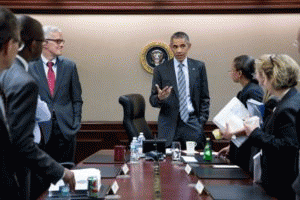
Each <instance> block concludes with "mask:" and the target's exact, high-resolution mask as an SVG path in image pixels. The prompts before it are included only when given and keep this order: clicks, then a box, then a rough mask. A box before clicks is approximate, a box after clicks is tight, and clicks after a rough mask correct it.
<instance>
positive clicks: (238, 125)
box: [212, 97, 250, 133]
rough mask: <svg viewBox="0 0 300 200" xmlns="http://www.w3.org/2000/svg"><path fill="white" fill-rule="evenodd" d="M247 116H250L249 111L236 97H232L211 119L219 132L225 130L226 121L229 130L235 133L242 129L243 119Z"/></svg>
mask: <svg viewBox="0 0 300 200" xmlns="http://www.w3.org/2000/svg"><path fill="white" fill-rule="evenodd" d="M248 117H250V112H249V111H248V110H247V108H246V107H245V106H244V104H243V103H242V102H241V101H240V100H239V99H238V98H236V97H233V98H232V99H231V100H230V101H229V102H228V103H227V104H226V105H225V107H224V108H222V109H221V111H220V112H219V113H218V114H217V115H216V116H215V117H214V118H213V120H212V121H213V122H214V123H215V124H216V125H217V126H218V128H219V129H220V130H221V132H224V131H225V128H226V123H228V124H229V126H230V129H231V130H230V132H232V133H237V132H239V131H241V130H243V128H244V120H245V119H246V118H248Z"/></svg>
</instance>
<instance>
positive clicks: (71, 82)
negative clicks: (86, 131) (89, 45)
mask: <svg viewBox="0 0 300 200" xmlns="http://www.w3.org/2000/svg"><path fill="white" fill-rule="evenodd" d="M43 29H44V35H45V42H44V43H43V51H42V56H41V58H39V60H37V61H34V62H32V63H30V66H29V72H30V73H31V74H32V75H33V77H34V78H35V79H36V80H37V82H38V84H39V94H40V96H41V99H42V100H43V101H45V102H47V104H48V107H49V109H50V112H51V116H52V117H51V123H48V124H47V123H44V124H41V128H42V130H43V131H42V132H43V136H44V139H45V148H44V150H45V151H46V152H47V153H49V154H50V155H51V156H52V157H53V158H54V159H55V160H57V161H59V162H74V157H75V156H74V155H75V143H76V134H77V132H78V131H79V129H80V124H81V112H82V103H83V102H82V98H81V84H80V82H79V77H78V73H77V68H76V64H75V63H74V62H73V61H71V60H69V59H67V58H65V57H63V56H62V50H63V48H64V43H65V41H64V39H63V34H62V31H61V30H60V29H59V28H57V27H53V26H44V27H43Z"/></svg>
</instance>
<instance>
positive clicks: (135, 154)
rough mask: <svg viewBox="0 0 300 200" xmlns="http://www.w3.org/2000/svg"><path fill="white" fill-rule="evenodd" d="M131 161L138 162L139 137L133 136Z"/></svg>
mask: <svg viewBox="0 0 300 200" xmlns="http://www.w3.org/2000/svg"><path fill="white" fill-rule="evenodd" d="M130 161H131V162H137V161H138V149H137V138H136V137H133V139H132V141H131V143H130Z"/></svg>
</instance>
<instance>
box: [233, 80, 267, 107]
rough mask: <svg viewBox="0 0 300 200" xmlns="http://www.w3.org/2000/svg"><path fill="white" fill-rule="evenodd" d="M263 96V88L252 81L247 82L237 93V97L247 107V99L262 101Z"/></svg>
mask: <svg viewBox="0 0 300 200" xmlns="http://www.w3.org/2000/svg"><path fill="white" fill-rule="evenodd" d="M263 97H264V91H263V89H262V88H261V87H260V86H259V85H258V84H257V83H254V82H250V83H248V84H247V85H246V86H245V87H244V88H243V89H242V90H241V91H239V93H238V94H237V98H238V99H239V100H240V101H241V102H242V103H243V104H244V105H245V106H246V108H247V100H249V99H254V100H256V101H259V102H262V100H263Z"/></svg>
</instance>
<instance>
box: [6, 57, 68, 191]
mask: <svg viewBox="0 0 300 200" xmlns="http://www.w3.org/2000/svg"><path fill="white" fill-rule="evenodd" d="M0 83H1V87H2V89H3V93H4V95H5V97H6V116H7V121H8V123H9V127H10V131H11V136H12V144H13V147H14V148H15V150H16V152H17V153H18V155H19V157H18V158H17V159H15V161H16V163H15V165H16V166H18V171H17V176H18V180H19V182H20V186H21V188H22V189H24V188H25V187H27V186H28V179H27V178H28V177H27V175H26V174H24V173H28V171H27V170H23V169H24V168H27V169H29V170H30V171H31V172H32V173H39V174H40V175H41V176H42V177H43V178H44V180H45V181H48V182H51V183H56V182H57V181H58V180H59V179H60V178H62V176H63V173H64V168H63V167H62V166H61V165H60V164H59V163H57V162H56V161H55V160H53V159H52V158H51V157H50V156H49V155H48V154H46V153H45V152H44V151H42V150H41V149H39V148H38V146H37V145H36V144H35V143H34V141H33V138H34V136H33V129H34V125H35V114H36V106H37V96H38V85H37V83H36V81H35V80H34V78H32V76H31V75H30V74H28V73H27V72H26V71H25V69H24V66H23V65H22V63H21V62H20V61H19V60H18V59H16V60H15V62H14V63H13V65H12V67H11V68H10V69H9V70H7V71H6V72H4V73H3V74H2V76H1V78H0ZM22 167H24V168H23V169H22ZM33 188H34V187H33Z"/></svg>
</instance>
